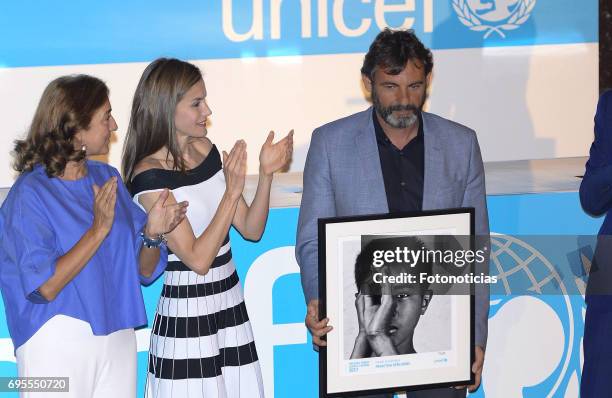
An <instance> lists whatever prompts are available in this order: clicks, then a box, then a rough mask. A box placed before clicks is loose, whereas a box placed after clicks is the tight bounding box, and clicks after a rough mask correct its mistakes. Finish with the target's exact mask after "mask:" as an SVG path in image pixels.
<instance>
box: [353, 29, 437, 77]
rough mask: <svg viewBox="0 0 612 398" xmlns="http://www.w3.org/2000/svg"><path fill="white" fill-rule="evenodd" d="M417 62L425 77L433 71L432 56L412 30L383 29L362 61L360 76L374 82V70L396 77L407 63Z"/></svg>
mask: <svg viewBox="0 0 612 398" xmlns="http://www.w3.org/2000/svg"><path fill="white" fill-rule="evenodd" d="M415 60H418V61H419V62H421V63H422V64H423V66H424V67H425V76H427V75H429V73H430V72H431V70H432V69H433V55H432V54H431V51H430V50H429V49H428V48H427V47H425V46H424V45H423V43H421V41H420V40H419V38H418V37H417V36H416V35H415V34H414V31H413V30H412V29H409V30H391V29H389V28H385V30H383V31H382V32H380V33H379V34H378V36H376V38H375V39H374V41H373V42H372V44H371V45H370V49H369V50H368V53H367V54H366V56H365V58H364V60H363V66H362V67H361V74H363V75H365V76H367V77H368V78H370V80H372V81H374V72H375V71H376V68H382V69H383V70H384V71H385V72H386V73H387V74H390V75H397V74H399V73H400V72H401V71H403V70H404V68H405V67H406V64H407V63H408V61H413V62H414V61H415Z"/></svg>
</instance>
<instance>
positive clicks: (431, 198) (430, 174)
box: [423, 112, 443, 210]
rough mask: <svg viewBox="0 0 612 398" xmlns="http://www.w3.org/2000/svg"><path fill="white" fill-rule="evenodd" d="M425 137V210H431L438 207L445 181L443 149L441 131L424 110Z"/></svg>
mask: <svg viewBox="0 0 612 398" xmlns="http://www.w3.org/2000/svg"><path fill="white" fill-rule="evenodd" d="M423 137H424V139H425V170H424V176H423V210H431V209H436V208H438V204H437V199H438V191H439V189H440V184H441V182H442V181H443V178H442V177H443V176H442V149H441V143H440V135H439V131H438V130H437V129H436V128H435V125H433V124H432V123H431V120H430V119H429V114H428V113H427V112H423Z"/></svg>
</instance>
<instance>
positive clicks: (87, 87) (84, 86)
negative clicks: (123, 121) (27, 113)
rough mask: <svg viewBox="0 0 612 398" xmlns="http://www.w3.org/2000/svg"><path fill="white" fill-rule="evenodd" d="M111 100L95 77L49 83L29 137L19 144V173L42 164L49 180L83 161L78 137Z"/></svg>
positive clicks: (76, 76)
mask: <svg viewBox="0 0 612 398" xmlns="http://www.w3.org/2000/svg"><path fill="white" fill-rule="evenodd" d="M107 100H108V87H107V86H106V84H105V83H104V82H103V81H102V80H100V79H98V78H95V77H93V76H88V75H70V76H62V77H59V78H57V79H55V80H53V81H52V82H51V83H49V84H48V85H47V87H46V88H45V91H44V92H43V94H42V97H41V98H40V102H39V103H38V107H37V108H36V112H35V113H34V118H33V119H32V124H31V125H30V130H29V132H28V135H27V137H26V138H25V139H24V140H16V141H15V149H14V155H15V163H14V165H13V167H14V168H15V170H17V171H18V172H19V173H20V174H21V173H25V172H27V171H31V170H32V169H33V168H34V166H35V165H37V164H42V166H43V167H44V168H45V172H46V173H47V175H48V176H49V177H59V176H61V175H63V173H64V169H65V168H66V164H67V163H68V162H70V161H76V162H78V161H81V160H83V159H84V158H85V152H84V151H81V150H80V149H75V148H74V144H73V139H74V136H75V134H76V133H77V132H78V131H79V130H85V129H87V128H88V127H89V124H90V123H91V118H92V117H93V115H94V114H95V112H96V111H97V110H98V109H100V107H102V106H103V105H104V103H105V102H106V101H107Z"/></svg>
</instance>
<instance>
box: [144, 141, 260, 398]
mask: <svg viewBox="0 0 612 398" xmlns="http://www.w3.org/2000/svg"><path fill="white" fill-rule="evenodd" d="M132 187H133V188H132V194H133V195H134V201H136V202H137V201H138V196H139V195H140V194H142V193H145V192H151V191H156V190H160V189H163V188H169V189H170V190H171V191H172V193H173V195H174V197H175V198H176V200H177V201H179V202H180V201H183V200H187V201H189V207H188V210H187V218H188V219H189V222H190V223H191V226H192V228H193V232H194V233H195V235H196V236H199V235H200V234H201V233H202V232H203V231H204V230H205V229H206V227H207V226H208V224H209V223H210V222H211V220H212V218H213V216H214V214H215V212H216V210H217V207H218V205H219V202H220V201H221V197H222V196H223V193H224V191H225V178H224V175H223V171H222V168H221V158H220V156H219V151H218V150H217V148H216V147H215V146H213V148H212V149H211V152H210V154H209V155H208V156H207V157H206V159H205V160H204V161H203V162H202V163H201V164H200V165H199V166H197V167H196V168H194V169H191V170H189V171H187V173H181V172H179V171H171V170H162V169H152V170H148V171H145V172H143V173H141V174H139V175H137V176H136V177H135V178H134V180H133V184H132ZM263 395H264V393H263V381H262V377H261V371H260V368H259V362H258V359H257V352H256V350H255V343H254V341H253V333H252V331H251V325H250V323H249V317H248V314H247V310H246V307H245V304H244V297H243V294H242V287H241V284H240V281H239V280H238V274H237V273H236V268H235V266H234V262H233V260H232V251H231V247H230V242H229V236H227V237H226V238H225V241H224V242H223V245H222V246H221V249H220V250H219V253H218V254H217V257H216V258H215V260H214V262H213V264H212V267H211V269H210V271H209V272H208V273H207V274H206V275H204V276H201V275H198V274H196V273H195V272H193V271H191V270H190V269H189V268H187V266H186V265H185V264H183V263H182V262H181V261H180V260H179V259H178V258H177V257H176V255H174V254H170V256H169V257H168V267H167V268H166V272H165V274H164V286H163V289H162V293H161V297H160V299H159V303H158V305H157V310H156V313H155V320H154V322H153V327H152V333H151V342H150V347H149V364H148V375H147V385H146V387H145V396H146V397H147V398H167V397H176V398H191V397H193V398H196V397H197V398H200V397H211V398H215V397H245V398H246V397H263Z"/></svg>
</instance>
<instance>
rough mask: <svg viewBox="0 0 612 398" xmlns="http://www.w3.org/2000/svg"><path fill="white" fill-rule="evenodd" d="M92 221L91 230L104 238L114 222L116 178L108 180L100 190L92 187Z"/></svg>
mask: <svg viewBox="0 0 612 398" xmlns="http://www.w3.org/2000/svg"><path fill="white" fill-rule="evenodd" d="M93 191H94V220H93V226H92V229H93V230H95V231H97V232H100V233H101V234H102V235H101V236H106V235H107V234H108V233H109V232H110V230H111V228H112V227H113V221H114V220H115V203H116V202H117V177H111V178H109V179H108V180H107V181H106V182H105V183H104V185H102V188H100V187H99V186H97V185H96V184H94V185H93Z"/></svg>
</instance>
